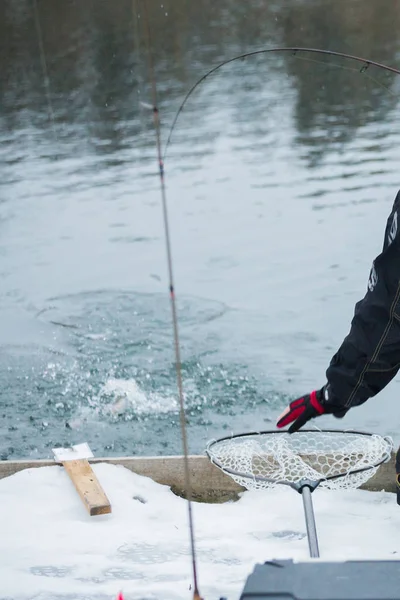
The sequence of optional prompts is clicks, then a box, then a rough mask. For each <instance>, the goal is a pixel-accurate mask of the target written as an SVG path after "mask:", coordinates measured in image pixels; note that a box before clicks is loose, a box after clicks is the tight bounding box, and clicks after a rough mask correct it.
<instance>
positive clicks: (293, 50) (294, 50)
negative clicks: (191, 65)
mask: <svg viewBox="0 0 400 600" xmlns="http://www.w3.org/2000/svg"><path fill="white" fill-rule="evenodd" d="M272 52H282V53H285V52H286V53H292V55H293V56H296V57H297V58H300V57H298V56H297V53H299V52H310V53H313V54H321V55H327V56H335V57H339V58H345V59H349V60H354V61H356V62H359V63H362V64H363V68H361V69H352V68H350V67H343V66H342V67H341V66H339V65H337V67H338V68H342V69H348V70H351V71H354V72H357V73H361V74H362V75H364V76H365V77H367V78H369V79H371V80H372V81H375V80H374V79H373V78H372V77H371V76H370V75H369V74H367V73H366V70H367V68H368V67H369V66H371V65H372V66H374V67H378V68H380V69H383V70H384V71H389V72H391V73H395V74H396V75H400V70H399V69H396V68H395V67H390V66H388V65H385V64H382V63H378V62H376V61H373V60H369V59H366V58H362V57H360V56H354V55H352V54H346V53H344V52H335V51H333V50H321V49H319V48H304V47H287V48H285V47H282V48H281V47H279V48H265V49H263V50H254V51H252V52H245V53H244V54H239V55H238V56H234V57H233V58H229V59H227V60H225V61H223V62H221V63H219V64H218V65H216V66H215V67H213V68H212V69H210V70H209V71H207V72H206V73H205V74H204V75H203V76H202V77H200V79H198V80H197V81H196V83H194V84H193V85H192V87H191V88H190V90H189V91H188V92H187V94H186V96H185V97H184V99H183V101H182V103H181V105H180V106H179V108H178V110H177V112H176V114H175V117H174V119H173V121H172V125H171V127H170V130H169V134H168V138H167V143H166V145H165V149H164V155H163V159H164V161H165V159H166V156H167V150H168V148H169V145H170V143H171V138H172V133H173V131H174V129H175V126H176V123H177V121H178V119H179V116H180V114H181V112H182V111H183V109H184V107H185V104H186V103H187V101H188V100H189V98H190V96H191V95H192V94H193V92H194V91H195V90H196V88H198V87H199V85H200V84H201V83H203V81H205V80H206V79H207V77H209V76H210V75H212V74H213V73H215V72H216V71H218V70H219V69H221V68H222V67H224V66H226V65H229V64H230V63H233V62H235V61H236V60H244V59H246V58H249V57H251V56H259V55H261V54H269V53H272ZM301 58H302V60H305V61H306V60H310V61H311V62H316V63H320V64H323V65H325V66H330V65H331V64H332V63H325V62H322V61H318V60H315V59H314V60H312V59H309V58H306V57H301ZM375 83H379V85H381V86H382V87H383V88H385V89H388V88H386V86H385V85H384V84H381V83H380V82H376V81H375ZM388 91H390V90H388ZM393 95H394V94H393Z"/></svg>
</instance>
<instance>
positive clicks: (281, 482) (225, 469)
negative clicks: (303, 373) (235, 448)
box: [206, 429, 392, 491]
mask: <svg viewBox="0 0 400 600" xmlns="http://www.w3.org/2000/svg"><path fill="white" fill-rule="evenodd" d="M279 433H286V434H287V431H286V430H283V431H282V430H280V431H276V430H275V429H269V430H266V431H253V432H250V433H238V434H232V435H227V436H224V437H222V438H218V439H217V440H211V441H210V442H209V443H208V444H207V447H206V454H207V456H208V458H209V459H210V462H212V463H213V464H214V465H215V466H216V467H218V468H219V469H221V471H223V472H224V473H227V474H228V475H235V476H236V477H243V478H244V479H252V480H253V481H265V482H266V483H274V484H277V485H287V486H289V487H291V488H293V489H295V490H296V491H300V490H301V489H302V488H303V487H304V485H305V480H304V479H302V480H300V481H298V482H291V481H286V480H280V479H271V478H269V477H263V476H262V475H249V474H248V473H242V472H241V471H234V470H233V469H230V468H229V467H225V466H223V465H222V464H221V463H220V462H219V461H218V460H216V459H214V458H213V457H212V456H211V454H210V452H209V449H210V448H211V446H214V445H215V444H218V443H219V442H224V441H226V440H233V439H237V438H241V437H249V436H251V435H265V434H279ZM300 433H349V434H354V435H365V436H369V437H372V436H373V435H376V434H374V433H371V432H369V431H358V430H355V429H302V430H301V432H300ZM382 439H384V440H385V441H387V442H388V443H389V445H390V446H391V445H392V441H391V440H390V438H389V437H388V436H382ZM390 458H391V454H390V453H387V454H386V455H384V456H383V458H382V459H381V460H380V461H378V462H376V463H374V464H372V465H368V466H367V467H360V468H359V469H353V470H350V471H346V472H344V473H340V474H339V475H329V476H328V477H321V478H320V479H317V480H309V479H308V480H307V481H308V485H310V484H311V485H312V486H313V488H314V489H315V488H316V487H318V485H319V484H320V483H321V482H322V481H332V480H334V479H340V478H341V477H346V476H348V475H355V474H357V473H363V472H364V471H369V470H370V469H374V468H376V467H379V466H380V465H382V464H383V463H385V462H388V461H389V460H390Z"/></svg>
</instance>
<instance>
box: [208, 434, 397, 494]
mask: <svg viewBox="0 0 400 600" xmlns="http://www.w3.org/2000/svg"><path fill="white" fill-rule="evenodd" d="M241 442H242V444H241ZM262 442H264V443H262ZM342 442H343V446H341V445H340V444H341V443H342ZM335 444H336V446H335ZM342 448H343V450H342ZM299 450H300V453H299ZM346 450H347V454H346ZM392 451H393V440H392V439H391V438H390V437H387V436H386V437H384V436H380V435H378V434H375V433H371V432H367V431H358V430H352V429H346V430H340V429H303V430H300V431H299V432H297V433H294V434H288V432H287V431H286V430H266V431H254V432H248V433H239V434H232V435H229V436H225V437H222V438H219V439H214V440H211V441H210V442H209V443H208V444H207V448H206V454H207V456H208V458H209V459H210V461H211V463H213V464H214V465H215V466H216V467H218V468H219V469H221V470H222V471H223V472H224V473H226V474H227V475H229V476H230V477H232V478H233V479H234V480H235V481H236V482H237V483H239V484H240V485H241V486H242V487H245V488H247V489H265V488H271V487H273V486H275V485H277V484H279V485H288V486H290V487H292V488H294V489H296V490H297V491H300V489H301V488H302V487H304V485H306V484H307V485H309V487H310V488H311V489H315V488H316V487H317V486H321V487H326V488H329V489H338V488H341V489H344V488H357V487H359V486H360V485H362V484H363V483H365V482H366V481H367V480H368V479H370V478H371V477H372V476H373V475H374V474H375V473H376V471H377V470H378V468H379V467H380V465H382V464H383V463H385V462H388V461H389V460H390V458H391V455H392ZM302 454H305V456H306V458H304V456H302ZM267 459H268V460H267ZM310 463H312V464H310ZM243 466H246V467H247V468H243Z"/></svg>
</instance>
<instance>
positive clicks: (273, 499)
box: [0, 464, 400, 600]
mask: <svg viewBox="0 0 400 600" xmlns="http://www.w3.org/2000/svg"><path fill="white" fill-rule="evenodd" d="M94 471H95V473H96V475H97V476H98V478H99V480H100V483H101V484H102V486H103V488H104V490H105V492H106V494H107V495H108V497H109V499H110V501H111V504H112V511H113V512H112V514H110V515H102V516H98V517H90V516H89V515H88V513H87V512H86V509H85V508H84V506H83V504H82V502H81V500H80V498H79V496H78V494H77V492H76V491H75V489H74V487H73V484H72V483H71V481H70V480H69V478H68V476H67V474H66V473H65V471H64V470H63V468H62V467H58V466H54V467H43V468H40V469H27V470H25V471H22V472H20V473H17V474H15V475H13V476H11V477H8V478H5V479H2V480H1V481H0V506H1V512H0V531H1V536H0V556H1V557H2V558H1V561H0V582H1V597H7V596H8V597H12V598H13V599H14V600H18V599H24V600H27V599H33V598H35V597H37V595H38V594H40V597H43V598H46V599H47V598H50V597H51V598H54V599H55V600H56V599H57V597H61V596H62V597H64V596H66V595H67V594H70V595H72V596H73V597H76V598H77V599H78V598H79V599H81V598H87V597H90V598H95V597H100V596H101V597H102V598H103V597H109V598H110V600H111V599H115V598H116V596H117V594H118V592H119V591H122V592H123V593H124V596H125V599H126V600H133V599H134V598H135V600H136V599H138V598H163V599H166V600H189V599H191V598H192V596H193V592H192V590H190V586H191V584H192V573H191V561H190V547H189V534H188V527H187V525H188V520H187V503H186V501H185V500H183V499H182V498H179V497H177V496H175V495H174V494H173V493H172V492H171V491H170V489H169V488H168V487H167V486H162V485H159V484H157V483H155V482H153V481H152V480H151V479H149V478H146V477H142V476H139V475H136V474H134V473H131V472H130V471H129V470H127V469H125V468H123V467H121V466H114V465H109V464H97V465H94ZM313 499H314V509H315V516H316V523H317V530H318V536H319V545H320V553H321V558H322V559H326V560H345V559H357V558H369V559H388V558H389V559H396V558H399V555H400V541H399V536H398V531H399V528H400V509H399V507H398V506H397V504H396V500H395V496H394V495H393V494H389V493H385V492H368V491H362V490H348V491H334V492H333V491H327V490H318V489H317V490H316V491H315V492H314V494H313ZM193 516H194V525H195V535H196V543H197V555H198V575H199V586H200V593H201V594H202V596H203V597H204V598H208V599H211V598H214V599H215V598H219V597H220V596H226V597H227V598H228V599H234V598H238V597H239V595H240V592H241V590H242V589H243V586H244V583H245V579H246V577H247V576H248V575H249V573H250V572H251V571H252V569H253V567H254V564H255V563H257V562H263V561H265V560H271V559H274V558H277V559H279V558H289V559H290V558H293V559H295V560H300V561H302V560H308V559H309V558H308V557H309V553H308V544H307V537H306V526H305V520H304V513H303V506H302V500H301V497H300V495H299V494H297V493H296V492H295V491H293V490H291V489H289V488H285V487H280V488H279V487H278V488H276V489H274V490H268V491H262V492H256V491H254V492H245V493H244V494H243V495H242V497H241V498H240V500H239V501H237V502H229V503H224V504H203V503H194V505H193Z"/></svg>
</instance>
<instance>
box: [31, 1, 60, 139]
mask: <svg viewBox="0 0 400 600" xmlns="http://www.w3.org/2000/svg"><path fill="white" fill-rule="evenodd" d="M32 2H33V14H34V17H35V27H36V34H37V38H38V45H39V54H40V63H41V65H42V72H43V81H44V89H45V94H46V99H47V109H48V114H49V120H50V123H51V128H52V132H53V137H54V140H55V141H57V135H56V122H55V118H54V110H53V104H52V102H51V90H50V79H49V75H48V69H47V61H46V53H45V49H44V43H43V33H42V27H41V25H40V16H39V8H38V5H37V0H32Z"/></svg>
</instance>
